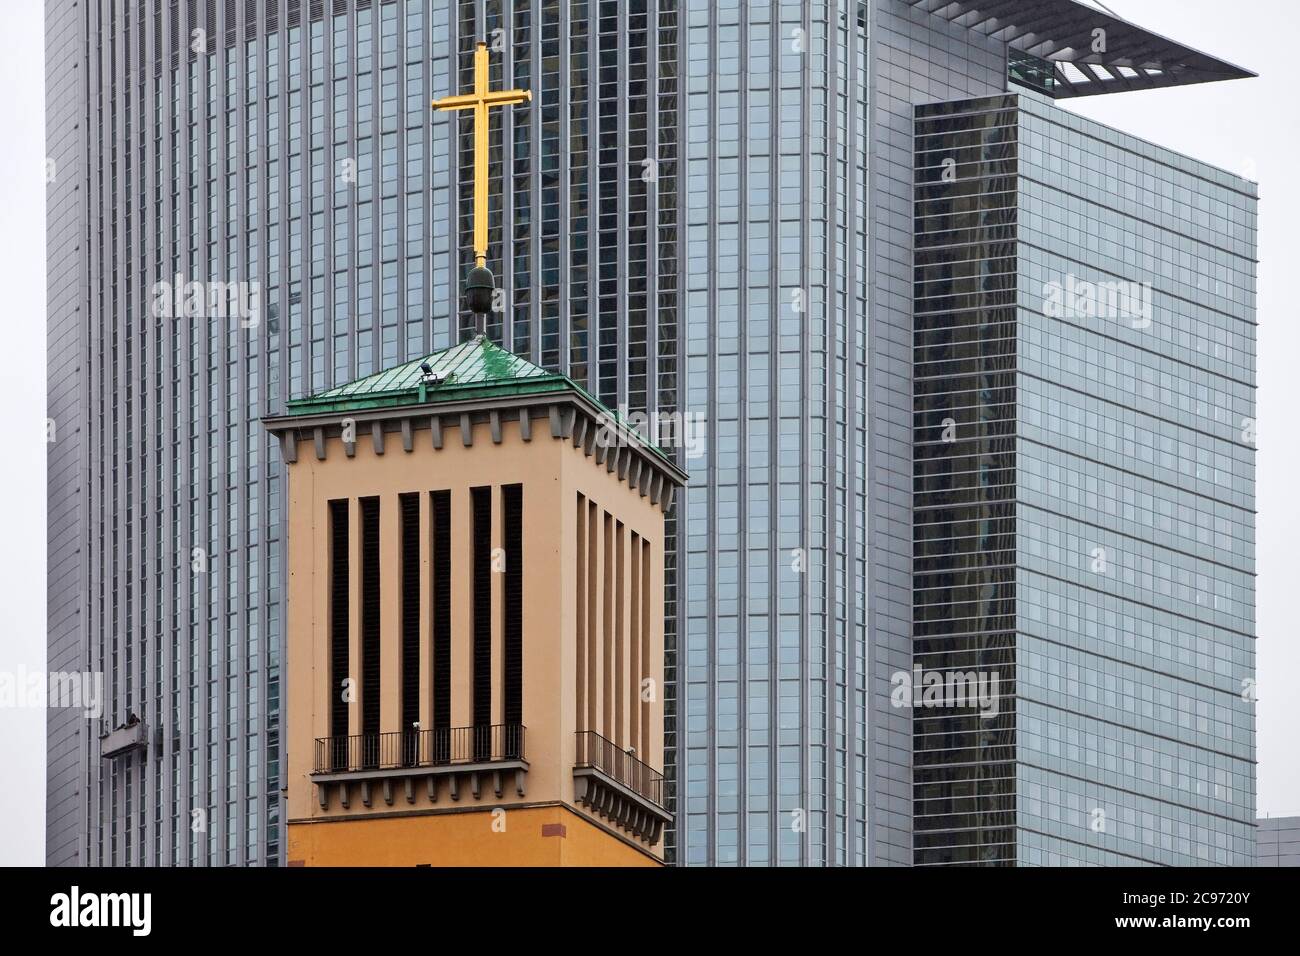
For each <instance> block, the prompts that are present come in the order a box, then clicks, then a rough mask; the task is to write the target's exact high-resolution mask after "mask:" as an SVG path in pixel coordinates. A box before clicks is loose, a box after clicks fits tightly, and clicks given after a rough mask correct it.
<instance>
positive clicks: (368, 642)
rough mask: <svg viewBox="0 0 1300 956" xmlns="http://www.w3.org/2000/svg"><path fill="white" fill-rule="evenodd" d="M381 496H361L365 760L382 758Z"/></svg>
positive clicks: (374, 762)
mask: <svg viewBox="0 0 1300 956" xmlns="http://www.w3.org/2000/svg"><path fill="white" fill-rule="evenodd" d="M379 694H380V687H379V499H378V498H362V499H361V733H362V743H361V747H362V764H363V766H366V767H373V766H377V765H378V762H379Z"/></svg>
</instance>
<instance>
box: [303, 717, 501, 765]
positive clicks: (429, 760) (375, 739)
mask: <svg viewBox="0 0 1300 956" xmlns="http://www.w3.org/2000/svg"><path fill="white" fill-rule="evenodd" d="M523 759H524V725H523V724H480V725H479V726H476V727H435V728H433V729H432V730H397V731H392V732H389V733H383V734H353V735H352V736H350V737H317V738H316V764H315V771H314V772H315V773H345V772H350V771H355V770H399V769H402V768H404V767H444V766H454V765H456V764H471V763H492V762H495V761H501V760H523Z"/></svg>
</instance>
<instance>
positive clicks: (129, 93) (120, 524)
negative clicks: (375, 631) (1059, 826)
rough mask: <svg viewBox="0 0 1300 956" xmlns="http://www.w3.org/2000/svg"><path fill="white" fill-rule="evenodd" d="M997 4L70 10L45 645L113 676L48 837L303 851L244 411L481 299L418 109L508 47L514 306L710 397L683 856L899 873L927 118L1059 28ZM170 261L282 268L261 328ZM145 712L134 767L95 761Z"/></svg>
mask: <svg viewBox="0 0 1300 956" xmlns="http://www.w3.org/2000/svg"><path fill="white" fill-rule="evenodd" d="M980 6H989V5H988V4H983V5H981V4H964V5H962V8H964V9H966V10H967V12H966V13H962V14H961V15H958V12H959V11H958V9H957V7H958V5H955V4H939V3H936V2H935V0H870V2H866V0H835V2H812V0H801V2H798V3H790V2H786V0H779V2H778V0H770V2H764V3H757V4H745V3H741V2H739V0H731V2H725V0H712V2H707V0H691V2H686V0H636V2H629V3H623V2H618V0H588V2H578V0H491V2H488V0H457V2H453V0H217V2H204V3H199V2H197V0H105V2H102V3H99V4H90V5H87V4H77V5H76V6H74V5H73V4H72V3H71V2H70V0H51V2H50V3H49V4H48V10H49V12H48V14H47V23H48V37H47V46H48V50H49V69H48V74H49V84H48V91H49V93H48V104H47V108H48V113H49V140H50V155H51V157H53V158H55V159H56V160H57V161H58V167H57V168H58V170H59V175H58V176H57V178H56V179H55V181H54V182H53V183H52V185H51V187H50V210H51V215H50V223H49V232H48V248H49V257H50V263H51V270H50V293H49V302H50V314H51V326H50V340H49V341H50V369H51V385H50V408H51V412H50V414H51V416H53V417H54V418H55V419H56V421H57V423H58V427H59V435H60V441H59V442H57V443H55V444H54V445H53V446H52V449H51V459H50V501H51V507H50V540H51V550H50V553H51V565H50V577H49V588H50V605H49V606H50V637H49V642H50V650H51V655H50V659H51V667H52V668H53V667H55V666H60V667H63V668H64V669H76V668H78V667H86V668H91V669H102V670H103V671H104V672H105V680H106V689H107V692H108V700H109V701H110V709H109V712H108V714H107V718H106V726H104V727H103V728H101V727H98V726H94V727H92V726H90V725H89V724H86V723H85V722H81V721H79V720H73V719H70V718H68V717H66V716H63V715H62V714H61V713H59V712H52V714H51V719H50V725H49V737H50V742H49V751H50V757H51V761H50V775H49V813H48V846H49V851H48V858H49V860H50V862H61V863H106V864H107V863H118V864H121V863H154V862H157V863H162V864H172V863H174V864H181V865H184V864H259V865H260V864H266V863H273V862H275V861H276V860H277V859H278V858H279V857H280V856H281V850H282V840H281V835H280V820H279V812H280V810H279V808H280V800H279V792H280V789H281V787H282V786H283V780H282V778H281V774H280V767H281V766H282V748H281V742H280V737H279V702H280V698H281V694H280V686H279V654H280V648H281V640H282V621H283V601H282V596H281V591H282V580H283V573H284V569H283V562H284V556H283V551H282V525H283V514H282V503H281V500H280V494H281V492H280V488H281V475H280V471H281V465H280V462H279V458H278V452H276V451H275V449H274V448H273V446H272V444H271V443H270V442H269V440H267V438H266V437H265V436H264V435H262V434H260V432H259V431H258V425H257V421H258V419H259V418H260V417H261V416H264V415H267V414H274V413H276V412H277V411H280V410H282V409H283V406H284V403H285V402H286V401H288V400H289V399H291V398H295V397H301V396H303V395H306V394H312V393H316V392H319V391H322V390H324V389H327V388H329V387H331V386H333V385H337V384H341V383H343V382H347V381H350V380H353V379H355V378H359V377H362V376H364V375H366V374H369V373H373V372H376V371H379V370H381V369H384V368H389V367H391V366H393V365H396V364H398V363H399V362H401V361H403V360H407V359H410V358H412V357H415V356H419V355H424V354H427V353H429V352H431V351H433V350H435V349H437V348H440V347H444V346H447V345H450V344H452V343H453V342H454V341H457V340H458V339H459V338H460V337H461V336H462V335H463V334H464V333H465V332H466V331H467V328H468V325H467V322H468V318H467V317H466V316H462V315H460V314H459V311H458V309H459V306H458V300H459V292H460V281H461V277H462V275H463V274H464V272H465V270H466V268H467V267H468V265H469V264H470V255H469V245H470V243H469V229H470V222H469V216H468V210H469V196H470V192H469V190H470V175H469V172H470V169H469V166H470V156H471V137H470V135H469V126H468V119H467V118H461V119H456V118H449V117H447V116H445V115H441V114H434V113H432V111H430V109H429V101H430V99H432V98H434V97H437V96H443V95H447V94H449V93H452V92H455V91H457V90H459V89H462V88H464V87H465V86H466V85H467V83H468V71H469V65H470V62H471V57H470V53H471V51H472V48H473V44H474V42H475V41H476V40H477V39H479V38H483V39H485V40H486V41H487V42H488V44H489V49H490V51H491V57H492V60H491V62H492V67H491V69H492V76H491V83H492V85H493V86H494V87H497V86H517V87H525V88H529V89H531V90H533V91H534V98H533V102H532V104H531V106H530V107H528V108H527V109H511V110H504V111H501V114H500V115H498V116H495V117H494V120H493V134H492V135H493V141H492V150H491V177H492V196H493V199H492V209H491V214H492V223H493V226H492V232H491V235H490V251H491V252H492V256H491V257H490V261H489V263H488V265H489V267H490V268H491V269H492V270H493V272H494V274H495V275H496V276H497V279H498V284H499V286H500V287H501V288H502V290H503V300H502V301H503V310H502V312H501V313H500V314H499V317H498V319H497V321H495V322H494V323H492V324H491V325H490V327H489V333H490V334H491V335H492V337H493V339H494V340H495V341H498V342H500V343H502V344H503V345H505V346H507V347H509V348H511V349H513V350H515V351H516V352H518V353H519V354H521V355H524V356H526V357H527V358H529V359H530V360H531V361H533V362H535V363H537V364H539V365H541V366H542V367H544V368H548V369H556V370H560V371H564V372H566V373H567V374H569V375H570V376H571V377H573V378H574V379H575V380H577V381H579V382H580V383H583V384H584V385H585V386H586V387H587V388H588V389H589V390H590V391H591V392H592V394H594V395H596V396H597V397H598V398H600V399H601V400H602V401H603V402H604V403H605V404H607V405H610V406H611V407H615V408H626V409H628V410H631V411H648V412H658V413H661V414H665V415H671V414H674V413H677V414H683V413H684V414H693V415H699V416H701V417H702V420H703V422H704V425H705V435H706V438H705V440H704V443H703V447H702V449H700V451H701V454H698V455H692V456H691V457H689V458H686V457H685V455H686V454H687V453H686V451H685V450H684V449H680V448H679V449H677V450H676V454H678V456H679V462H678V463H679V464H680V465H681V466H682V467H683V468H684V469H685V470H686V471H688V472H689V473H690V475H691V482H690V485H689V487H688V488H686V489H684V490H683V492H682V494H681V495H680V496H679V498H678V501H677V504H676V507H675V509H674V511H673V513H672V514H670V515H669V518H668V541H669V546H668V550H667V553H666V558H665V581H666V591H667V593H666V603H667V618H666V621H665V644H666V668H665V676H666V681H665V687H664V694H665V723H666V741H665V767H664V771H665V776H666V778H667V781H668V796H669V800H670V804H671V809H673V811H674V812H675V815H676V825H675V826H674V827H672V828H670V829H669V830H668V831H667V832H666V834H665V846H666V850H667V853H668V856H669V859H671V860H675V861H677V862H681V863H688V864H704V863H711V864H739V865H764V864H822V863H827V864H862V863H868V862H870V863H881V864H896V865H909V864H911V863H912V861H913V852H914V851H913V834H912V829H913V827H912V812H913V809H912V800H913V777H912V763H913V761H912V747H913V744H912V740H913V730H914V727H913V715H912V714H910V713H908V712H905V711H902V710H899V709H897V708H894V707H892V706H891V705H890V693H889V691H890V680H891V675H893V674H895V673H897V672H898V671H899V670H907V669H908V668H910V667H911V665H912V661H913V620H912V612H913V608H912V605H913V557H912V555H913V532H912V494H913V448H912V439H913V422H912V402H913V390H912V375H911V362H912V350H913V340H912V310H913V301H912V296H913V275H912V269H913V250H912V230H913V216H914V200H913V193H912V180H913V166H914V151H913V123H914V109H915V108H916V107H917V106H918V105H922V104H928V103H935V102H943V101H951V100H959V99H968V98H973V97H988V96H995V95H999V94H1002V93H1004V92H1005V91H1006V90H1007V89H1008V83H1009V81H1008V69H1009V59H1010V60H1011V61H1013V62H1012V66H1013V68H1015V69H1018V70H1023V69H1024V66H1023V63H1024V62H1026V61H1024V57H1025V56H1029V55H1037V54H1042V53H1044V52H1045V51H1044V49H1043V48H1042V44H1043V43H1044V42H1048V43H1050V38H1049V40H1047V41H1044V40H1042V39H1041V37H1042V36H1048V35H1049V32H1048V31H1041V30H1040V34H1039V35H1038V36H1039V39H1038V41H1037V43H1038V45H1036V46H1033V47H1032V50H1025V49H1022V48H1024V47H1027V46H1028V44H1029V43H1030V41H1029V40H1026V39H1024V31H1023V30H1019V28H1017V27H1015V26H1014V25H1010V26H1005V27H1004V25H1003V21H990V20H989V18H988V17H984V18H983V19H978V18H977V17H976V16H975V14H978V13H979V11H978V10H976V8H977V7H980ZM992 6H994V7H997V8H998V9H999V11H1002V10H1003V8H1005V9H1006V10H1011V11H1012V12H1018V13H1024V14H1025V15H1026V16H1031V15H1032V17H1033V19H1034V20H1035V21H1039V20H1041V21H1043V23H1044V24H1045V25H1046V26H1053V25H1056V26H1061V25H1063V24H1067V23H1075V22H1076V21H1079V22H1081V14H1080V12H1079V5H1077V4H1074V3H1072V2H1071V0H1060V2H1057V0H1051V2H1050V3H1048V2H1045V0H1043V2H1040V0H1035V2H1029V0H1026V2H1023V3H1022V2H1015V3H1011V2H1002V0H998V2H997V3H996V4H992ZM1098 16H1101V15H1100V14H1098ZM1102 19H1103V20H1104V21H1105V22H1106V23H1107V24H1111V25H1113V21H1112V20H1111V19H1110V18H1105V17H1103V18H1102ZM1006 22H1007V23H1010V21H1006ZM1114 29H1115V30H1116V37H1117V38H1124V37H1125V36H1127V35H1126V34H1125V33H1124V29H1123V28H1122V27H1114ZM196 31H197V32H196ZM1061 36H1062V38H1063V39H1062V40H1061V42H1060V44H1059V45H1060V46H1062V47H1064V46H1066V45H1067V43H1066V41H1067V40H1068V39H1069V38H1068V37H1067V36H1066V35H1065V34H1061ZM1117 42H1118V40H1117ZM1124 42H1131V43H1132V44H1134V45H1136V46H1142V45H1144V44H1145V45H1146V46H1151V42H1150V36H1149V35H1147V34H1143V33H1141V32H1140V31H1137V32H1132V35H1131V36H1128V39H1127V40H1125V41H1124ZM1121 46H1122V44H1121ZM1171 46H1172V47H1174V49H1170V47H1171ZM1153 48H1155V49H1158V50H1159V51H1160V54H1161V56H1165V57H1166V59H1167V60H1168V62H1169V63H1170V64H1173V63H1174V62H1175V60H1176V59H1178V58H1182V60H1186V62H1187V64H1190V65H1188V66H1187V70H1195V71H1200V72H1196V73H1195V76H1194V77H1193V75H1192V74H1191V73H1188V72H1187V70H1184V71H1183V73H1181V74H1180V73H1179V72H1178V71H1177V70H1171V69H1167V70H1164V71H1163V72H1158V73H1156V72H1143V73H1142V75H1141V76H1135V77H1125V78H1124V79H1123V83H1125V84H1127V85H1130V86H1132V85H1143V84H1146V85H1153V84H1155V83H1157V82H1173V81H1175V80H1176V79H1177V77H1178V76H1181V77H1182V79H1177V81H1179V82H1184V81H1186V82H1190V81H1193V79H1194V78H1201V79H1203V78H1216V75H1215V71H1216V70H1217V69H1219V68H1220V67H1221V66H1222V65H1221V64H1217V61H1212V60H1208V58H1206V60H1208V62H1206V61H1203V60H1200V59H1194V58H1192V57H1191V56H1190V55H1189V53H1188V51H1185V50H1182V48H1177V47H1176V45H1170V44H1167V43H1166V45H1165V46H1164V47H1153ZM1182 60H1179V62H1181V61H1182ZM1028 62H1031V63H1033V62H1037V61H1028ZM1058 69H1063V68H1062V67H1058ZM1049 72H1050V71H1049ZM1045 75H1046V74H1045V73H1044V74H1043V76H1040V80H1043V82H1044V83H1045V82H1046V80H1045V79H1044V76H1045ZM1119 75H1120V74H1118V73H1117V74H1116V76H1117V77H1118V76H1119ZM1050 79H1051V80H1052V82H1053V83H1057V89H1056V94H1057V95H1062V94H1063V93H1064V92H1065V91H1066V87H1065V86H1064V85H1062V84H1064V83H1066V82H1071V83H1074V84H1076V85H1078V84H1080V82H1081V81H1080V80H1079V78H1078V77H1077V76H1071V77H1070V78H1068V79H1061V80H1059V82H1058V79H1057V77H1055V76H1052V77H1050ZM1097 82H1098V83H1100V82H1101V81H1100V79H1098V81H1097ZM1119 82H1120V81H1119V80H1118V79H1116V80H1115V82H1114V83H1112V84H1111V86H1112V87H1113V86H1115V85H1116V84H1117V83H1119ZM1109 91H1110V90H1109V88H1107V89H1101V90H1092V91H1091V92H1109ZM1084 92H1088V91H1087V90H1085V91H1084ZM1074 95H1083V94H1082V93H1078V92H1077V91H1075V94H1074ZM455 124H459V125H455ZM176 276H181V277H182V278H183V279H184V280H186V281H190V280H199V281H220V282H226V281H237V282H239V281H242V282H249V283H257V286H258V290H259V293H260V296H261V299H260V301H261V303H262V309H261V314H260V315H259V316H258V322H257V323H256V324H248V325H246V324H244V322H243V321H241V320H240V319H238V318H237V319H235V320H233V321H232V320H229V319H220V320H213V319H212V318H210V317H207V316H206V315H185V314H183V313H182V314H181V315H179V316H176V317H169V316H156V315H154V314H153V312H152V309H151V308H150V304H151V303H150V299H151V293H152V291H153V289H154V285H155V283H158V282H163V281H165V282H174V281H175V277H176ZM71 354H75V355H76V357H77V361H76V362H75V363H73V364H74V365H75V367H76V368H77V369H78V371H79V374H78V375H77V376H75V377H74V376H71V375H69V374H67V368H68V366H69V362H68V356H69V355H71ZM670 450H672V449H670ZM195 568H203V569H204V570H201V571H196V570H195ZM56 662H58V663H57V664H56ZM129 714H135V715H137V716H139V717H140V718H141V719H142V720H144V721H145V723H146V725H147V728H148V732H149V742H150V749H149V750H148V753H147V757H146V758H145V759H141V755H140V754H139V753H138V752H137V753H134V754H124V755H122V756H119V757H117V758H114V759H112V760H105V759H103V758H102V757H101V756H100V753H99V744H98V738H99V736H100V734H101V733H102V732H104V731H106V730H109V729H111V728H112V727H113V726H116V725H117V724H119V723H121V722H122V721H124V720H125V719H126V717H127V716H128V715H129Z"/></svg>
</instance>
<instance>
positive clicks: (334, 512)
mask: <svg viewBox="0 0 1300 956" xmlns="http://www.w3.org/2000/svg"><path fill="white" fill-rule="evenodd" d="M329 511H330V585H329V588H330V738H331V739H332V740H333V742H334V753H333V755H332V758H331V762H332V764H333V766H334V768H335V769H336V770H337V769H342V768H343V767H345V766H347V753H346V748H347V736H348V703H347V701H346V700H344V699H343V681H344V679H345V678H346V677H347V676H348V503H347V502H346V501H331V502H330V503H329Z"/></svg>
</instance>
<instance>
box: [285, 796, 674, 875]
mask: <svg viewBox="0 0 1300 956" xmlns="http://www.w3.org/2000/svg"><path fill="white" fill-rule="evenodd" d="M494 823H495V824H496V826H495V828H494V826H493V824H494ZM502 823H504V827H505V829H504V830H502V829H501V826H502ZM544 828H545V829H544ZM544 832H545V833H546V834H547V835H543V833H544ZM560 832H562V833H563V835H560ZM288 839H289V846H288V852H287V853H286V854H285V859H286V861H287V862H288V864H289V865H290V866H418V865H420V864H429V865H432V866H661V865H662V864H661V862H660V861H659V860H656V859H655V858H654V857H652V856H650V855H648V854H646V853H643V852H641V851H640V850H637V849H635V848H634V847H631V846H629V845H628V844H626V843H624V842H623V841H622V840H620V839H618V838H617V837H615V836H611V835H610V834H609V833H607V832H605V831H604V830H602V829H601V828H600V827H598V826H596V825H595V824H594V823H592V822H590V821H589V820H586V819H585V818H583V817H582V816H580V815H579V814H578V813H576V812H574V811H573V810H571V809H570V808H568V807H565V806H562V805H558V804H557V805H553V806H544V807H522V808H519V809H507V810H506V812H505V814H504V815H503V816H499V817H495V818H494V817H493V816H492V812H491V811H490V810H475V811H471V812H465V813H426V814H413V815H410V816H400V817H378V818H376V817H371V818H368V819H367V818H348V819H343V820H338V821H333V822H320V823H290V824H289V833H288Z"/></svg>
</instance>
